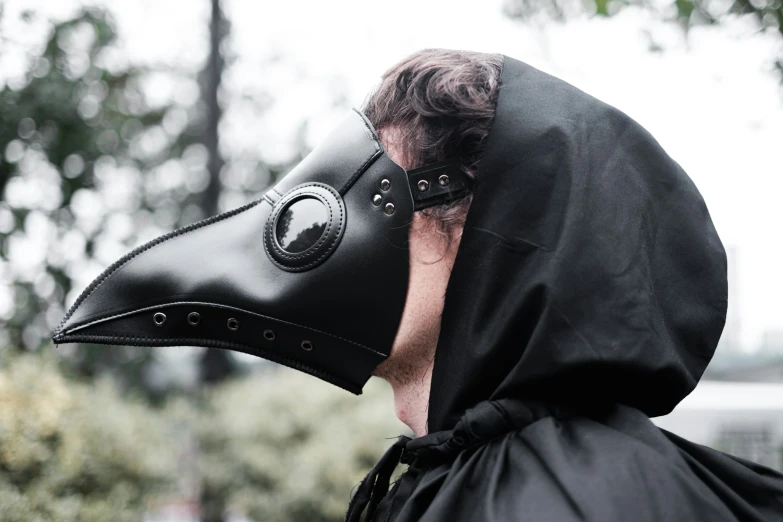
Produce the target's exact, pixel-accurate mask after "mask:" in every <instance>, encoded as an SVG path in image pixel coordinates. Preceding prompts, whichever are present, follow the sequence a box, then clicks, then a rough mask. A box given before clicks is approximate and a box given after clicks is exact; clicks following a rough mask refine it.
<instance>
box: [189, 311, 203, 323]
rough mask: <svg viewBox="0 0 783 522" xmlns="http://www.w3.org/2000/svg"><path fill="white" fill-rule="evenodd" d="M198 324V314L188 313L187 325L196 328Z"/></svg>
mask: <svg viewBox="0 0 783 522" xmlns="http://www.w3.org/2000/svg"><path fill="white" fill-rule="evenodd" d="M200 322H201V316H200V315H199V314H198V312H190V313H189V314H188V323H190V324H192V325H193V326H196V325H197V324H198V323H200Z"/></svg>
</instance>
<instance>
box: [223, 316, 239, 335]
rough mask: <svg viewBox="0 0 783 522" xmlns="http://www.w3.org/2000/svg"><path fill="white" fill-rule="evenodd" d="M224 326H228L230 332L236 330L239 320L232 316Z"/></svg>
mask: <svg viewBox="0 0 783 522" xmlns="http://www.w3.org/2000/svg"><path fill="white" fill-rule="evenodd" d="M226 326H228V329H229V330H231V331H232V332H236V331H237V330H239V321H238V320H237V319H234V318H233V317H232V318H230V319H229V320H228V322H227V323H226Z"/></svg>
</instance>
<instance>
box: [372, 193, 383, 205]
mask: <svg viewBox="0 0 783 522" xmlns="http://www.w3.org/2000/svg"><path fill="white" fill-rule="evenodd" d="M382 201H383V197H382V196H381V195H380V194H376V195H374V196H373V197H372V204H373V205H375V206H376V207H378V206H380V204H381V202H382Z"/></svg>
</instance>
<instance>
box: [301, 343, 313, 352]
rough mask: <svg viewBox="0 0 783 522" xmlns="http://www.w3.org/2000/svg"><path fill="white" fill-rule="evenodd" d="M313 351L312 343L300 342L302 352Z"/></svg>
mask: <svg viewBox="0 0 783 522" xmlns="http://www.w3.org/2000/svg"><path fill="white" fill-rule="evenodd" d="M312 349H313V343H311V342H310V341H302V350H304V351H306V352H309V351H312Z"/></svg>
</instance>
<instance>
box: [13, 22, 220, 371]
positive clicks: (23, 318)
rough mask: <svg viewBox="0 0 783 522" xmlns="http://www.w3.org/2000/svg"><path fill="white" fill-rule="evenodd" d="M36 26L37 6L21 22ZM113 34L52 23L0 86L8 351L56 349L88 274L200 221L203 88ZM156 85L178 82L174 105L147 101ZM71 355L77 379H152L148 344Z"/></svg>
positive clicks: (205, 181)
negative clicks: (149, 64)
mask: <svg viewBox="0 0 783 522" xmlns="http://www.w3.org/2000/svg"><path fill="white" fill-rule="evenodd" d="M1 15H2V14H1V13H0V16H1ZM36 19H37V15H36V14H35V13H32V12H28V13H25V14H24V15H23V17H22V20H20V21H19V22H18V23H22V24H31V23H32V22H33V21H35V20H36ZM115 40H116V34H115V31H114V28H113V22H112V20H111V17H110V16H109V14H108V13H106V12H105V11H100V10H94V9H88V10H84V11H82V12H79V13H77V14H76V15H75V16H74V17H72V18H71V19H68V20H65V21H62V22H59V23H57V24H53V25H51V26H50V30H49V33H48V35H47V36H46V40H45V45H44V46H43V49H42V52H40V54H38V55H35V54H34V53H31V52H30V51H29V50H27V53H26V54H27V56H28V57H29V61H28V66H27V69H26V70H25V71H24V73H23V75H21V76H20V77H18V78H12V79H11V80H9V81H7V82H6V84H5V85H3V86H2V89H1V90H0V113H2V115H3V118H2V122H0V152H2V153H3V154H2V157H0V193H2V203H0V294H5V296H6V299H9V298H10V299H9V300H10V301H11V302H10V305H11V306H6V308H5V310H2V308H3V307H2V306H0V330H3V331H4V335H3V336H2V337H4V338H2V339H0V346H9V347H12V348H14V349H17V350H25V349H27V350H35V349H37V348H39V347H41V346H43V345H45V344H47V343H49V338H50V335H51V332H52V330H53V329H54V327H56V326H57V324H58V322H59V320H60V318H62V316H63V315H64V312H65V310H64V302H65V301H66V298H67V296H68V294H69V293H70V292H71V291H72V290H76V291H80V290H81V286H82V285H83V284H85V283H84V281H85V273H87V274H89V275H90V276H95V275H97V273H98V272H99V271H100V270H101V269H102V268H103V267H105V266H107V265H109V264H110V263H111V262H113V261H114V260H115V259H116V258H118V257H120V256H121V255H122V254H123V253H124V252H125V251H127V250H128V249H129V248H130V247H131V246H133V245H136V244H139V243H142V242H144V241H146V240H148V239H151V238H152V237H154V236H156V235H159V234H161V233H163V232H165V231H168V230H170V229H172V228H174V227H176V226H181V225H185V224H188V223H190V222H193V221H197V220H198V219H200V218H202V217H204V214H205V213H204V211H203V210H202V205H203V204H204V202H203V196H202V193H203V192H204V190H205V189H206V188H207V186H208V185H209V175H208V172H207V158H208V153H207V150H206V148H205V147H204V145H202V144H200V139H199V132H200V131H201V130H202V129H201V126H200V118H199V110H200V109H199V107H198V106H197V104H196V101H197V98H198V95H197V93H198V87H197V84H196V82H195V80H194V79H193V78H189V77H188V76H187V74H183V73H181V72H180V71H177V70H176V69H175V68H172V69H166V70H165V71H155V70H151V69H145V68H141V67H131V66H129V65H128V64H127V63H125V62H124V61H123V59H122V56H121V55H122V53H121V51H120V50H119V49H118V48H117V47H116V46H115ZM11 50H12V48H11V46H3V50H2V51H0V52H11ZM151 82H158V83H164V84H165V83H168V84H171V85H173V88H172V90H173V91H174V92H176V93H177V96H176V98H174V99H173V100H167V101H165V102H163V103H160V102H153V101H151V100H150V99H149V96H148V95H147V93H146V89H145V86H146V85H147V84H149V83H151ZM194 91H195V93H196V94H195V95H193V92H194ZM74 281H78V282H79V283H80V284H79V288H75V289H74V288H73V286H74ZM71 298H73V296H71ZM0 301H2V299H0ZM7 304H8V303H6V305H7ZM65 350H66V351H68V352H70V351H73V353H72V356H71V357H69V358H67V361H70V362H72V363H73V367H74V368H75V369H76V370H77V371H78V373H79V374H81V375H84V376H93V375H96V374H98V373H100V372H101V371H104V370H108V369H114V370H116V369H118V368H121V372H120V376H121V378H122V379H123V381H124V383H125V384H127V385H132V386H145V385H146V384H147V383H146V379H145V374H146V373H147V370H148V368H149V365H150V363H151V361H152V354H151V352H150V351H149V350H145V349H142V348H121V349H117V348H112V349H107V348H106V347H100V346H89V345H78V346H76V347H75V348H74V347H70V346H69V347H65Z"/></svg>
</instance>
